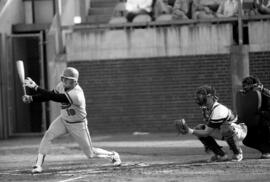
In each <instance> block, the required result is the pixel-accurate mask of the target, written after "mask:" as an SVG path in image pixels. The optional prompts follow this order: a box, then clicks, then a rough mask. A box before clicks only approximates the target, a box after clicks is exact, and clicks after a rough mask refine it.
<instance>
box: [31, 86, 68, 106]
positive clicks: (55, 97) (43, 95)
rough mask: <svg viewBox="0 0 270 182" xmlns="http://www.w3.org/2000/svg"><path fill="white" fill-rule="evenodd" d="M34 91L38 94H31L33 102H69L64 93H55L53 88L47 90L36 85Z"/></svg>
mask: <svg viewBox="0 0 270 182" xmlns="http://www.w3.org/2000/svg"><path fill="white" fill-rule="evenodd" d="M36 91H37V93H38V94H36V95H32V100H33V102H46V101H50V100H51V101H54V102H60V103H69V100H68V98H67V96H66V94H63V93H57V92H56V91H55V90H52V91H48V90H46V89H42V88H40V87H37V89H36Z"/></svg>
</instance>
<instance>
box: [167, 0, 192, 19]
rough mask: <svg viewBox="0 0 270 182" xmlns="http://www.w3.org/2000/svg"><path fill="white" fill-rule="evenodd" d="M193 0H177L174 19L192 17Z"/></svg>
mask: <svg viewBox="0 0 270 182" xmlns="http://www.w3.org/2000/svg"><path fill="white" fill-rule="evenodd" d="M191 6H192V0H175V2H174V5H173V12H172V14H173V15H172V19H174V20H187V19H190V18H191Z"/></svg>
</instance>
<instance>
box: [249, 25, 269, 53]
mask: <svg viewBox="0 0 270 182" xmlns="http://www.w3.org/2000/svg"><path fill="white" fill-rule="evenodd" d="M248 29H249V42H250V51H251V52H262V51H270V20H265V21H250V22H249V23H248Z"/></svg>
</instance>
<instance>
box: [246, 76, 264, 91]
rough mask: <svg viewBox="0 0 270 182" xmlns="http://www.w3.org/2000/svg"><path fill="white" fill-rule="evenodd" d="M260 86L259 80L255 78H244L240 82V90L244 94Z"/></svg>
mask: <svg viewBox="0 0 270 182" xmlns="http://www.w3.org/2000/svg"><path fill="white" fill-rule="evenodd" d="M260 84H261V82H260V80H259V78H257V77H255V76H248V77H245V78H244V79H243V81H242V89H243V91H244V92H248V91H250V90H252V89H253V88H256V87H258V86H259V85H260Z"/></svg>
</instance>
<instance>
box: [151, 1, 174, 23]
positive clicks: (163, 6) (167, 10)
mask: <svg viewBox="0 0 270 182" xmlns="http://www.w3.org/2000/svg"><path fill="white" fill-rule="evenodd" d="M171 13H172V7H171V6H170V5H169V2H168V0H155V2H154V4H153V16H154V18H155V19H156V18H157V17H159V16H160V15H162V14H171Z"/></svg>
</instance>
